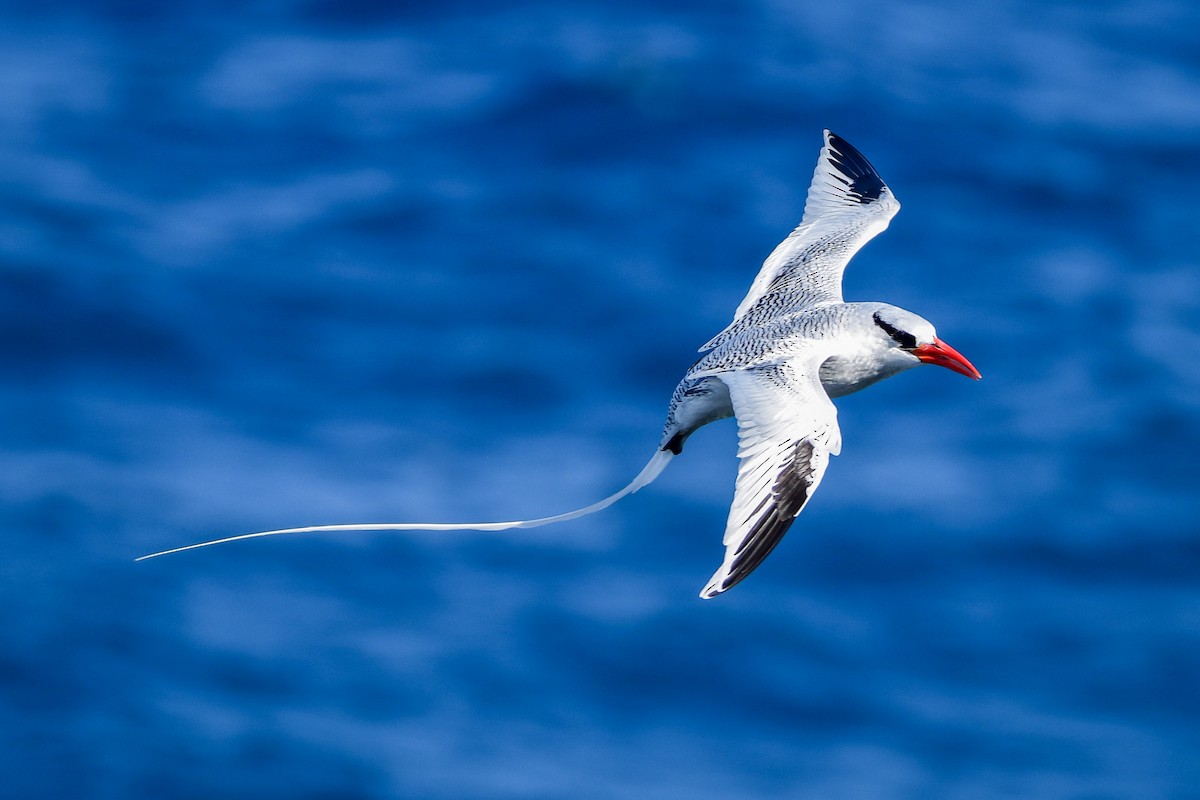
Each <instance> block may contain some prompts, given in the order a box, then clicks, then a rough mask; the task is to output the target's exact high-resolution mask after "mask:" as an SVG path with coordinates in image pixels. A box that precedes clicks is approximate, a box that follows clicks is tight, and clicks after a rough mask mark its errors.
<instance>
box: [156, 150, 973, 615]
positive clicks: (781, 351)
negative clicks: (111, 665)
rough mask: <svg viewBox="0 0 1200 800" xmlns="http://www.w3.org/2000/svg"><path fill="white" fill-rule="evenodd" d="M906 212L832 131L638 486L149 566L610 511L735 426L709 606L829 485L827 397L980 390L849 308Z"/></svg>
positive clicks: (897, 323) (872, 314) (835, 445)
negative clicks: (945, 373) (314, 542)
mask: <svg viewBox="0 0 1200 800" xmlns="http://www.w3.org/2000/svg"><path fill="white" fill-rule="evenodd" d="M899 209H900V203H899V202H897V201H896V198H895V196H894V195H893V194H892V191H891V189H889V188H888V187H887V185H886V184H884V182H883V180H882V179H881V178H880V177H879V174H878V173H877V172H876V171H875V169H874V167H872V166H871V164H870V163H869V162H868V161H867V160H866V158H864V157H863V155H862V154H861V153H859V152H858V150H856V149H855V148H853V147H851V146H850V145H849V144H848V143H847V142H846V141H845V140H844V139H842V138H841V137H839V136H836V135H835V134H833V133H830V132H829V131H825V146H824V147H823V148H821V155H820V157H819V158H818V160H817V168H816V171H815V173H814V174H813V180H812V184H811V185H810V186H809V189H808V199H807V201H806V202H805V205H804V216H803V218H802V219H801V220H800V225H799V226H798V227H797V228H796V229H795V230H794V231H792V233H791V234H790V235H789V236H788V237H787V238H786V239H784V240H783V241H782V242H781V243H780V244H779V246H778V247H776V248H775V250H774V252H772V253H771V255H770V256H768V257H767V260H766V261H765V262H764V263H763V266H762V269H761V270H760V271H759V273H758V277H756V278H755V279H754V283H753V285H751V287H750V292H749V294H747V295H746V298H745V299H744V300H742V302H741V305H739V306H738V307H737V311H736V312H734V315H733V322H731V323H730V324H729V326H728V327H726V328H725V330H723V331H721V332H720V333H718V334H717V335H716V336H714V337H713V338H712V339H710V340H709V341H708V343H706V344H705V345H704V346H703V347H701V348H700V351H701V352H702V353H703V355H702V356H701V358H700V360H699V361H697V362H696V363H695V364H694V365H692V368H691V369H689V370H688V371H687V373H686V374H685V375H684V376H683V380H682V381H680V382H679V385H678V386H677V387H676V388H675V392H674V394H672V396H671V404H670V406H669V407H668V409H667V423H666V426H665V428H664V430H663V435H662V439H661V441H660V443H659V446H658V449H657V450H656V451H655V453H654V456H653V457H652V458H651V459H650V462H649V463H648V464H646V466H645V467H644V468H643V469H642V471H641V472H640V473H639V474H638V476H637V477H636V478H634V479H633V481H632V482H631V483H630V484H629V485H628V486H626V487H625V488H624V489H621V490H620V491H619V492H617V493H616V494H614V495H611V496H610V497H606V498H605V499H603V500H601V501H599V502H597V503H594V504H592V505H590V506H587V507H586V508H580V509H576V510H575V511H569V512H567V513H565V514H558V515H556V516H553V517H542V518H540V519H528V520H513V521H510V522H463V523H449V524H447V523H426V522H407V523H390V522H389V523H367V524H357V525H314V526H311V527H305V528H283V529H280V530H273V531H262V532H259V533H246V534H241V535H239V536H230V537H227V538H224V539H216V540H213V541H209V542H202V543H200V544H192V545H188V546H186V547H177V548H174V549H172V550H164V551H162V552H160V553H153V554H151V555H147V556H142V557H141V558H139V559H138V560H139V561H141V560H143V559H147V558H154V557H155V556H161V555H167V554H168V553H178V552H181V551H183V550H191V549H194V548H197V547H207V546H209V545H214V544H222V543H224V542H232V541H237V540H238V539H252V538H255V537H259V536H276V535H279V534H285V533H308V532H313V531H351V530H353V531H368V530H390V531H408V530H438V531H455V530H484V531H498V530H506V529H508V528H533V527H536V526H539V525H548V524H550V523H552V522H563V521H565V520H569V519H575V518H577V517H582V516H584V515H585V514H591V513H593V512H596V511H599V510H600V509H602V508H607V507H608V506H610V505H612V504H613V503H615V502H616V501H618V500H620V499H621V498H622V497H625V496H626V495H628V494H631V493H633V492H636V491H637V490H638V489H641V488H642V487H643V486H645V485H647V484H649V483H650V482H651V481H653V480H654V479H655V478H657V477H658V475H659V473H661V472H662V471H663V469H664V468H665V467H666V465H667V464H668V463H669V462H670V461H671V459H672V458H674V457H675V456H677V455H679V453H680V452H682V450H683V444H684V442H685V441H686V440H687V438H688V437H689V436H691V435H692V434H693V433H694V432H695V431H696V430H697V429H698V428H700V427H702V426H704V425H707V424H708V423H710V422H713V421H715V420H718V419H723V418H725V417H730V416H733V417H736V418H737V423H738V437H739V448H738V457H739V458H740V459H741V463H740V466H739V468H738V475H737V483H736V485H735V489H734V496H733V505H732V507H731V508H730V509H729V519H728V522H727V523H726V525H725V536H724V539H723V542H724V544H725V560H724V561H723V562H722V564H721V566H720V568H719V569H718V570H717V571H716V573H715V574H714V575H713V576H712V578H711V579H710V580H709V582H708V584H707V585H706V586H705V587H704V589H703V591H701V592H700V596H701V597H704V598H711V597H715V596H716V595H718V594H720V593H721V592H723V591H725V590H726V589H728V588H730V587H731V586H733V585H734V584H736V583H738V582H739V581H741V580H742V579H743V578H745V577H746V576H747V575H749V574H750V572H751V571H753V570H754V568H755V567H757V566H758V565H759V564H760V563H761V562H762V560H763V559H764V558H766V556H767V554H768V553H770V552H771V550H772V549H774V547H775V545H777V544H778V543H779V540H780V539H781V538H782V537H783V535H784V534H785V533H786V532H787V530H788V528H790V527H791V525H792V522H793V521H794V520H795V518H796V515H798V514H799V513H800V512H801V511H802V510H803V509H804V506H805V504H806V503H807V502H808V499H809V497H811V496H812V493H813V492H814V491H816V488H817V486H818V485H819V484H820V483H821V478H822V477H823V476H824V475H825V467H826V466H827V465H828V464H829V457H830V456H831V455H837V454H838V452H839V451H840V450H841V446H842V437H841V432H840V431H839V429H838V424H837V409H836V408H834V405H833V403H832V402H831V401H830V398H832V397H841V396H842V395H846V394H850V393H851V392H857V391H858V390H859V389H862V388H865V387H867V386H870V385H871V384H873V383H875V382H876V381H880V380H883V379H884V378H888V377H891V376H892V375H895V374H897V373H899V372H903V371H904V370H906V369H910V368H912V367H915V366H918V365H919V364H937V365H938V366H942V367H946V368H948V369H951V370H954V371H955V372H958V373H961V374H963V375H966V376H968V377H970V378H975V379H978V378H979V377H980V375H979V371H978V370H976V369H975V367H974V366H972V365H971V363H970V362H969V361H967V359H966V358H964V357H963V355H962V354H961V353H959V352H958V351H957V350H955V349H954V348H953V347H951V346H950V345H948V344H946V343H945V342H943V341H942V340H941V339H939V338H938V337H937V334H936V333H935V332H934V329H933V325H931V324H930V323H929V322H927V321H926V320H924V319H922V318H921V317H919V316H917V315H916V314H913V313H912V312H911V311H905V310H904V309H902V308H897V307H896V306H893V305H888V304H887V303H847V302H844V301H843V300H842V272H843V270H845V268H846V264H847V263H848V262H849V261H850V259H851V258H852V257H853V256H854V254H855V253H856V252H858V250H859V248H861V247H862V246H863V245H864V244H866V243H867V242H868V241H870V240H871V239H872V238H874V237H875V236H876V235H877V234H879V233H880V232H882V231H883V230H884V229H886V228H887V226H888V222H889V221H890V220H891V219H892V217H893V216H895V214H896V212H897V211H898V210H899Z"/></svg>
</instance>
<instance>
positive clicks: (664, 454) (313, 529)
mask: <svg viewBox="0 0 1200 800" xmlns="http://www.w3.org/2000/svg"><path fill="white" fill-rule="evenodd" d="M674 457H675V454H674V453H672V452H671V451H669V450H659V451H658V452H656V453H655V454H654V457H653V458H651V459H650V461H649V462H648V463H647V464H646V466H645V467H643V468H642V471H641V472H639V473H638V475H637V477H636V478H634V479H633V480H632V481H630V482H629V485H628V486H626V487H625V488H624V489H621V490H620V491H619V492H617V493H616V494H612V495H609V496H608V497H606V498H604V499H603V500H600V501H599V502H596V503H592V504H591V505H590V506H585V507H584V508H577V509H575V510H574V511H568V512H566V513H565V514H556V515H555V516H553V517H541V518H539V519H520V520H512V521H510V522H368V523H362V524H357V525H310V526H308V527H304V528H280V529H279V530H274V531H259V532H258V533H242V534H239V535H237V536H226V537H225V538H224V539H213V540H212V541H208V542H199V543H197V544H189V545H185V546H183V547H175V548H172V549H170V550H162V551H160V552H157V553H150V554H149V555H144V556H139V557H138V558H135V559H134V561H145V560H146V559H148V558H158V557H159V556H169V555H171V554H172V553H182V552H184V551H185V550H196V549H197V548H200V547H211V546H213V545H215V544H226V543H228V542H237V541H240V540H242V539H257V538H259V537H261V536H282V535H283V534H286V533H321V532H326V531H504V530H508V529H510V528H536V527H538V526H541V525H550V524H552V523H555V522H566V521H567V520H569V519H578V518H579V517H584V516H587V515H588V514H594V513H595V512H597V511H600V510H602V509H605V508H608V507H609V506H611V505H612V504H613V503H615V502H617V501H618V500H620V499H621V498H622V497H625V496H626V495H629V494H633V493H634V492H636V491H637V490H638V489H641V488H642V487H643V486H646V485H647V484H649V483H651V482H653V480H654V479H655V478H657V477H658V476H659V474H660V473H661V472H662V471H663V470H664V469H665V468H666V466H667V464H669V463H670V461H671V459H672V458H674Z"/></svg>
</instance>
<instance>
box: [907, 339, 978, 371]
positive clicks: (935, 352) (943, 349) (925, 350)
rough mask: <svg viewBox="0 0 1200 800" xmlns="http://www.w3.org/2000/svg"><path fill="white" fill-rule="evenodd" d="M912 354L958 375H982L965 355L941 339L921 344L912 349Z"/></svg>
mask: <svg viewBox="0 0 1200 800" xmlns="http://www.w3.org/2000/svg"><path fill="white" fill-rule="evenodd" d="M912 354H913V355H914V356H916V357H917V358H919V359H921V361H923V362H925V363H926V364H937V365H938V366H939V367H945V368H946V369H952V370H954V371H955V372H957V373H958V374H959V375H966V376H967V377H968V378H974V379H975V380H979V379H980V378H982V377H983V376H982V375H980V374H979V370H977V369H975V367H974V365H973V364H971V362H970V361H967V359H966V357H965V356H964V355H963V354H962V353H960V352H958V351H957V350H955V349H954V348H953V347H951V346H950V345H948V344H946V343H945V342H943V341H942V340H941V339H934V340H933V344H923V345H921V346H920V347H918V348H916V349H915V350H913V351H912Z"/></svg>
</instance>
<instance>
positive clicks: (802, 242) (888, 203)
mask: <svg viewBox="0 0 1200 800" xmlns="http://www.w3.org/2000/svg"><path fill="white" fill-rule="evenodd" d="M899 210H900V203H899V201H897V200H896V196H895V195H893V194H892V190H891V189H889V188H888V187H887V185H886V184H885V183H884V182H883V179H882V178H880V177H879V173H878V172H876V171H875V168H874V167H872V166H871V163H870V162H869V161H867V159H866V158H864V157H863V154H862V153H860V152H858V150H856V149H855V148H854V147H852V146H851V145H850V144H849V143H848V142H847V141H846V140H845V139H843V138H841V137H840V136H838V135H837V134H834V133H831V132H830V131H825V146H824V147H822V148H821V155H820V157H819V158H818V159H817V168H816V170H815V171H814V172H813V179H812V183H811V184H810V185H809V187H808V200H807V201H806V202H805V204H804V216H803V217H802V218H801V220H800V224H799V225H798V226H797V227H796V229H795V230H794V231H792V232H791V234H790V235H789V236H788V237H787V238H786V239H784V240H783V241H782V242H780V243H779V246H778V247H776V248H775V250H774V251H773V252H772V253H771V255H769V256H768V257H767V260H766V261H764V262H763V265H762V269H760V270H759V272H758V276H757V277H756V278H755V279H754V283H753V284H752V285H751V286H750V291H749V293H748V294H747V295H746V298H745V299H744V300H742V302H741V305H739V306H738V307H737V311H735V312H734V315H733V322H731V323H730V324H729V326H728V327H727V328H726V329H725V330H723V331H722V332H721V333H719V334H717V335H716V336H715V337H713V338H712V340H710V341H709V342H708V343H707V344H705V345H704V347H702V348H700V349H701V350H708V349H711V348H713V347H716V346H717V345H719V344H720V343H721V342H722V341H724V340H725V339H727V338H729V336H731V335H733V334H734V333H736V332H737V331H740V330H742V329H744V328H745V327H747V326H748V325H755V324H760V323H762V322H763V321H766V320H769V319H771V318H773V317H777V316H779V315H780V314H784V313H787V312H789V311H795V310H799V309H802V308H809V307H812V306H816V305H821V304H824V303H840V302H842V273H843V271H845V269H846V264H847V263H849V261H850V259H851V258H853V257H854V254H855V253H857V252H858V250H859V248H861V247H862V246H863V245H864V244H866V243H867V242H869V241H870V240H871V239H873V238H874V237H875V236H877V235H878V234H880V233H882V232H883V231H884V230H885V229H886V228H887V226H888V222H890V221H891V219H892V217H894V216H896V212H897V211H899Z"/></svg>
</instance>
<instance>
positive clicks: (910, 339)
mask: <svg viewBox="0 0 1200 800" xmlns="http://www.w3.org/2000/svg"><path fill="white" fill-rule="evenodd" d="M874 318H875V324H876V325H878V326H879V327H881V328H883V330H884V331H885V332H886V333H887V335H888V336H890V337H892V339H893V340H894V341H895V342H896V344H898V345H900V346H901V347H903V348H904V349H905V350H914V349H916V346H917V337H915V336H913V335H912V334H911V333H908V332H907V331H902V330H900V329H899V328H897V327H896V326H895V325H891V324H889V323H888V322H887V321H886V320H884V318H883V317H881V316H879V312H876V313H875V314H874Z"/></svg>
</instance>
